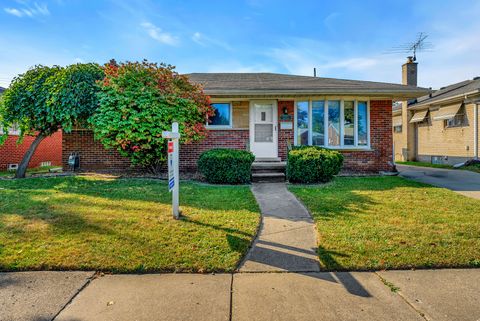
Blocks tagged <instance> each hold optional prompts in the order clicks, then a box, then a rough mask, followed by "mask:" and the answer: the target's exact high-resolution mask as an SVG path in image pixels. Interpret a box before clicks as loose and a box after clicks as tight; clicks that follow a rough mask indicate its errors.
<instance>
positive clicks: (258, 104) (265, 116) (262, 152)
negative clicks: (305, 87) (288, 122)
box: [250, 100, 278, 158]
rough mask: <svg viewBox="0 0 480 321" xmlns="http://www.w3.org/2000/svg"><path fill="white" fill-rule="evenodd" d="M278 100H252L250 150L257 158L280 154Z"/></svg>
mask: <svg viewBox="0 0 480 321" xmlns="http://www.w3.org/2000/svg"><path fill="white" fill-rule="evenodd" d="M277 133H278V132H277V102H276V101H274V100H258V101H251V102H250V150H251V151H252V153H253V154H254V155H255V157H257V158H269V157H277V156H278V151H277V149H278V134H277Z"/></svg>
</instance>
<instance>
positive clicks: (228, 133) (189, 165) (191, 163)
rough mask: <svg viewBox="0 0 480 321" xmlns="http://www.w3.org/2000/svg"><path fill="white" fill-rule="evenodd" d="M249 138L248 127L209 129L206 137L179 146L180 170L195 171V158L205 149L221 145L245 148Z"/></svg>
mask: <svg viewBox="0 0 480 321" xmlns="http://www.w3.org/2000/svg"><path fill="white" fill-rule="evenodd" d="M249 140H250V132H249V130H248V129H236V130H210V131H208V136H207V138H206V139H204V140H202V141H200V142H196V143H193V144H188V145H182V146H181V148H180V170H181V171H195V170H196V169H197V159H198V157H199V156H200V154H201V153H202V152H204V151H206V150H209V149H212V148H216V147H221V148H233V149H247V147H248V144H249V143H248V142H249Z"/></svg>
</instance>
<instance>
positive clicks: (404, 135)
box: [392, 63, 480, 165]
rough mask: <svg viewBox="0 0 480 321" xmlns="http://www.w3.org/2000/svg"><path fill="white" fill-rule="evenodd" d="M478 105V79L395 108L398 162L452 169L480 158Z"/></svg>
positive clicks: (479, 83) (394, 132)
mask: <svg viewBox="0 0 480 321" xmlns="http://www.w3.org/2000/svg"><path fill="white" fill-rule="evenodd" d="M407 64H408V63H407ZM404 66H405V65H404ZM406 67H407V66H406ZM407 68H408V67H407ZM415 70H416V67H415ZM415 77H416V76H415ZM479 105H480V78H479V77H477V78H474V79H473V80H465V81H462V82H459V83H457V84H453V85H450V86H447V87H443V88H441V89H440V90H437V91H434V92H432V93H430V94H428V95H426V96H422V97H420V98H418V99H416V100H414V101H411V102H410V103H407V102H402V103H401V104H398V105H396V106H394V107H393V120H392V126H393V141H394V146H395V147H394V148H395V160H396V161H406V160H410V161H413V160H415V161H421V162H429V163H430V162H431V163H436V164H450V165H453V164H457V163H460V162H464V161H466V160H469V159H472V158H478V153H479V146H478V143H479V137H478V136H479V128H478V126H479V121H480V116H479Z"/></svg>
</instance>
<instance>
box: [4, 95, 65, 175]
mask: <svg viewBox="0 0 480 321" xmlns="http://www.w3.org/2000/svg"><path fill="white" fill-rule="evenodd" d="M3 91H5V88H2V87H0V95H1V94H2V93H3ZM1 134H3V131H2V129H1V128H0V135H1ZM18 135H19V131H18V129H17V128H10V129H9V131H8V138H7V140H6V141H5V143H4V144H3V145H0V171H2V172H3V171H6V170H8V169H15V168H16V166H17V165H18V164H19V163H20V161H21V160H22V158H23V155H25V152H26V151H27V150H28V148H29V147H30V144H31V143H32V142H33V140H34V137H32V136H25V137H24V139H23V142H22V143H21V144H17V141H18V137H19V136H18ZM61 164H62V132H60V131H59V132H57V133H55V134H54V135H52V136H51V137H47V138H45V139H44V140H43V141H42V142H41V143H40V145H39V146H38V147H37V150H36V151H35V154H33V157H32V159H31V160H30V163H29V165H28V167H30V168H33V167H39V166H50V165H52V166H60V165H61Z"/></svg>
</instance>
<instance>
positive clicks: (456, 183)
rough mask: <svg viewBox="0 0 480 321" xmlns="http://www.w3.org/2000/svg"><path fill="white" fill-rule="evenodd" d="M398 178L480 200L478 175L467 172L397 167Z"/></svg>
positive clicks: (405, 166)
mask: <svg viewBox="0 0 480 321" xmlns="http://www.w3.org/2000/svg"><path fill="white" fill-rule="evenodd" d="M397 169H398V171H399V172H400V176H402V177H405V178H409V179H413V180H415V181H418V182H421V183H425V184H430V185H434V186H438V187H444V188H448V189H450V190H452V191H454V192H457V193H459V194H462V195H465V196H468V197H472V198H476V199H480V174H478V173H474V172H471V171H467V170H458V169H457V170H455V169H444V168H430V167H420V166H408V165H397Z"/></svg>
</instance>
